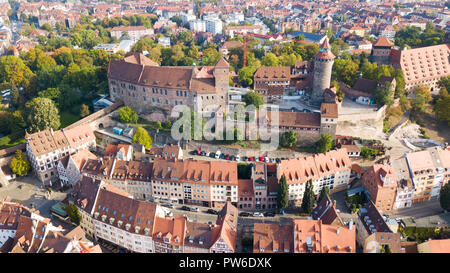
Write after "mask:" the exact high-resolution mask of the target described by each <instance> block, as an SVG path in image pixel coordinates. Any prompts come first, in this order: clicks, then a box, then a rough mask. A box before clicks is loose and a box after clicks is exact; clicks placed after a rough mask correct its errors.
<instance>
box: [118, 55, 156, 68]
mask: <svg viewBox="0 0 450 273" xmlns="http://www.w3.org/2000/svg"><path fill="white" fill-rule="evenodd" d="M123 59H124V61H126V62H129V63H134V64H139V65H150V66H159V64H158V63H156V62H154V61H153V60H151V59H150V58H147V57H145V56H144V55H143V54H142V53H137V52H128V53H127V54H125V57H124V58H123Z"/></svg>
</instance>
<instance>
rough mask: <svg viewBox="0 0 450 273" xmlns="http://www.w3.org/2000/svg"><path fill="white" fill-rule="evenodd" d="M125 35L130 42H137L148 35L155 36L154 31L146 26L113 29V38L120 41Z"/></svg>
mask: <svg viewBox="0 0 450 273" xmlns="http://www.w3.org/2000/svg"><path fill="white" fill-rule="evenodd" d="M124 34H126V36H127V37H129V38H130V40H133V41H134V42H136V41H139V40H140V39H141V38H142V37H144V36H146V35H152V34H154V31H153V29H151V28H146V27H144V26H118V27H113V28H112V29H111V37H115V38H117V39H118V40H120V39H121V38H122V36H124Z"/></svg>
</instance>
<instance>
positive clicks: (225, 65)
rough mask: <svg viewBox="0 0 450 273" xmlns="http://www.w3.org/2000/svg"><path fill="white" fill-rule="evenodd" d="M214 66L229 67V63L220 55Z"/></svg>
mask: <svg viewBox="0 0 450 273" xmlns="http://www.w3.org/2000/svg"><path fill="white" fill-rule="evenodd" d="M215 67H230V64H229V63H228V62H227V61H225V59H224V58H223V57H220V59H219V61H218V62H217V63H216V65H215Z"/></svg>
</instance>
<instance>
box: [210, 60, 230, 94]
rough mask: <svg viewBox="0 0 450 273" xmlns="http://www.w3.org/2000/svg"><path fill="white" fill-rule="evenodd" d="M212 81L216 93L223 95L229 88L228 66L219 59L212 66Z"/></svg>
mask: <svg viewBox="0 0 450 273" xmlns="http://www.w3.org/2000/svg"><path fill="white" fill-rule="evenodd" d="M213 73H214V79H215V85H216V91H217V93H224V92H226V91H227V90H228V87H229V75H230V64H229V63H228V62H227V61H225V59H224V58H223V57H220V59H219V61H218V62H217V63H216V65H215V66H214V72H213Z"/></svg>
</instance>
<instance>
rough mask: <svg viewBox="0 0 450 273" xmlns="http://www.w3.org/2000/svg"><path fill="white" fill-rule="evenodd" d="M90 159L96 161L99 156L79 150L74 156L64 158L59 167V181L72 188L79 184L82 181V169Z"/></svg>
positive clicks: (59, 162)
mask: <svg viewBox="0 0 450 273" xmlns="http://www.w3.org/2000/svg"><path fill="white" fill-rule="evenodd" d="M88 159H93V160H96V159H97V156H95V155H94V154H93V153H91V152H90V151H89V150H79V151H77V152H75V153H74V154H71V155H66V156H64V157H62V158H61V159H60V160H59V161H58V165H57V171H58V176H59V181H61V182H62V184H64V185H70V186H73V185H75V184H76V183H78V181H80V179H81V169H82V168H83V166H84V164H85V163H86V160H88Z"/></svg>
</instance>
